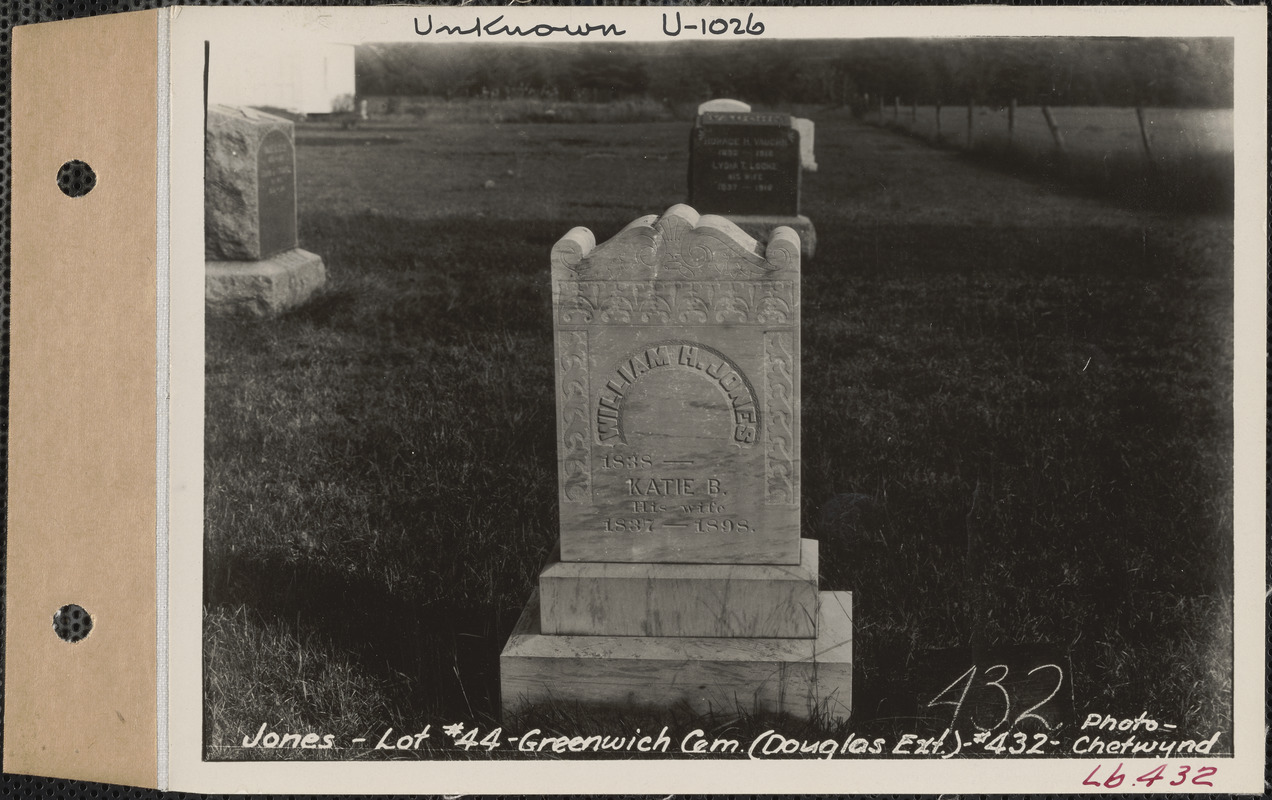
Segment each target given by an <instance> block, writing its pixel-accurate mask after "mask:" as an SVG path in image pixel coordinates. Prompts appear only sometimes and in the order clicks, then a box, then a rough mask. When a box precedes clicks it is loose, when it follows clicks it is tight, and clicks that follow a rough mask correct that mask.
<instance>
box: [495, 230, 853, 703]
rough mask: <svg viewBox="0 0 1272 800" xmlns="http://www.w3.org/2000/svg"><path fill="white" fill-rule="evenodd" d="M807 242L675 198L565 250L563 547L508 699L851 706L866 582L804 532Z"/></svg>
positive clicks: (560, 342)
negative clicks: (841, 583)
mask: <svg viewBox="0 0 1272 800" xmlns="http://www.w3.org/2000/svg"><path fill="white" fill-rule="evenodd" d="M799 282H800V242H799V238H798V236H797V235H796V233H795V232H794V231H793V230H791V229H790V228H784V227H779V228H776V229H774V230H772V231H771V232H770V233H769V235H768V236H766V237H765V238H764V240H763V241H756V240H755V239H752V238H751V237H750V236H748V235H747V234H746V233H745V232H743V231H742V230H741V229H739V228H738V227H737V226H735V225H733V224H732V223H731V222H729V221H728V220H726V219H724V218H723V217H718V216H711V215H699V214H698V212H697V211H695V210H694V209H692V208H690V207H688V206H684V205H678V206H673V207H672V208H670V209H668V210H667V212H666V213H664V214H663V215H662V216H661V217H657V216H653V215H651V216H646V217H641V218H640V219H637V220H635V221H634V222H632V223H631V224H630V225H628V226H627V227H625V228H624V229H623V230H622V231H620V232H619V233H618V234H617V235H615V236H614V237H613V238H612V239H610V240H609V241H607V242H604V243H602V244H599V245H598V244H596V241H595V238H594V237H593V235H592V233H591V232H590V231H589V230H587V229H586V228H574V229H573V230H571V231H570V232H569V233H567V234H566V235H565V236H564V237H563V238H562V239H561V240H560V241H558V242H557V244H556V245H555V246H554V247H553V249H552V293H553V315H554V320H555V337H554V342H555V352H554V360H555V362H556V370H555V379H556V421H557V452H558V461H557V464H558V467H559V470H558V480H557V489H558V506H559V510H560V546H559V548H558V549H557V550H556V552H554V553H553V554H552V555H551V556H550V557H549V558H548V562H547V564H546V566H545V567H544V568H543V570H542V571H541V572H540V573H539V581H538V591H537V592H536V593H535V594H534V595H532V596H531V598H530V600H529V602H528V603H527V604H526V608H525V610H524V611H523V612H522V615H521V617H520V619H519V620H518V621H517V624H516V627H515V628H514V629H513V632H512V634H511V635H510V636H509V638H508V643H507V645H506V646H505V647H504V649H503V651H502V653H501V654H500V658H499V665H500V666H499V669H500V692H501V696H502V702H503V707H504V709H505V710H507V711H522V710H524V709H526V708H527V707H531V706H534V705H537V704H548V705H553V706H555V705H556V704H557V703H560V702H564V703H596V704H601V705H603V706H605V707H607V708H613V707H615V706H619V707H626V706H646V707H655V708H670V707H673V706H674V707H677V708H684V707H688V708H690V709H693V710H694V711H696V712H698V713H726V714H730V713H736V712H741V713H745V714H752V713H758V712H777V713H789V714H791V715H793V716H797V717H802V718H815V719H820V720H825V721H837V720H844V719H846V718H847V717H848V716H849V714H850V713H851V708H852V614H851V607H852V595H851V593H849V592H822V591H819V590H818V554H817V542H816V541H813V540H809V539H800V538H799V514H800V461H799V459H800V445H799V442H800V431H799V424H800V416H799V402H800V383H799V381H800V377H799V353H800V344H799V328H800V300H799V297H800V294H799Z"/></svg>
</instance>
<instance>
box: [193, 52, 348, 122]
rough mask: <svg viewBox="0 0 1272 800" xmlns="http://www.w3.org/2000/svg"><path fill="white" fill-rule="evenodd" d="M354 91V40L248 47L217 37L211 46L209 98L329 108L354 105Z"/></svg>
mask: <svg viewBox="0 0 1272 800" xmlns="http://www.w3.org/2000/svg"><path fill="white" fill-rule="evenodd" d="M356 91H357V86H356V83H355V81H354V58H353V45H351V44H337V43H321V44H309V45H303V46H302V45H288V44H286V43H281V42H280V43H278V44H277V45H274V46H270V47H269V48H255V47H254V48H252V49H250V50H249V49H247V48H245V47H241V46H236V45H235V44H233V43H227V42H225V41H224V40H219V41H214V42H212V43H211V44H210V45H209V48H208V102H209V103H221V104H223V105H229V106H257V107H267V108H279V109H283V110H285V111H291V112H294V113H298V114H331V113H335V112H341V111H353V110H354V109H353V103H354V94H355V92H356Z"/></svg>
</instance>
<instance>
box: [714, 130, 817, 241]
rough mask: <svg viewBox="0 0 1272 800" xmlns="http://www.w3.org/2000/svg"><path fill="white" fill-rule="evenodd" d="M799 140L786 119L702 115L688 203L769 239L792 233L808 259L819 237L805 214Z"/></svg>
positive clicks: (753, 234) (797, 131) (752, 233)
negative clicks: (778, 233) (772, 235)
mask: <svg viewBox="0 0 1272 800" xmlns="http://www.w3.org/2000/svg"><path fill="white" fill-rule="evenodd" d="M800 165H801V158H800V134H799V130H798V129H797V128H795V127H794V125H793V123H792V120H791V117H790V116H789V115H787V114H777V113H767V112H720V111H708V112H705V113H703V114H699V115H698V118H697V122H696V123H695V124H694V127H693V131H692V133H691V135H690V140H689V203H690V204H691V205H692V206H694V207H695V208H697V209H699V210H701V211H702V212H704V213H710V214H717V215H720V216H724V217H726V218H727V219H729V220H730V221H732V222H733V223H734V224H736V225H737V226H738V227H740V228H742V229H743V230H745V231H746V232H747V233H748V234H750V235H752V236H755V237H756V238H759V239H767V237H768V236H769V234H770V233H771V232H772V231H773V230H774V229H776V228H779V227H788V228H791V229H792V230H794V231H795V232H796V233H797V234H799V237H800V245H801V247H802V249H803V254H804V255H805V256H806V257H812V255H813V254H814V252H815V250H816V237H817V233H816V231H815V230H814V229H813V224H812V222H811V221H810V220H809V219H808V217H806V216H804V215H802V214H801V213H800V173H801V166H800Z"/></svg>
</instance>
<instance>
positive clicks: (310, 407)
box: [204, 113, 1233, 758]
mask: <svg viewBox="0 0 1272 800" xmlns="http://www.w3.org/2000/svg"><path fill="white" fill-rule="evenodd" d="M814 118H815V119H816V120H817V147H818V154H817V160H818V162H819V166H820V171H819V172H818V173H815V174H806V175H805V179H804V191H803V200H804V203H803V210H804V213H806V214H807V215H808V216H809V217H810V218H811V219H812V220H813V221H814V223H815V224H816V227H817V233H818V239H819V241H818V250H817V258H816V260H815V261H812V262H811V263H808V264H807V265H806V266H805V278H804V284H803V298H804V307H803V320H804V323H803V324H804V327H803V373H802V374H803V380H802V384H803V385H802V390H803V410H802V411H803V430H804V441H803V458H804V472H803V474H804V476H805V481H804V486H803V498H802V499H803V529H804V534H803V535H804V536H807V537H812V538H817V539H819V540H820V548H821V558H820V560H821V569H822V575H821V583H822V588H823V589H832V590H851V591H852V592H854V601H855V621H854V627H855V631H856V634H855V635H856V638H855V642H854V666H855V676H854V681H855V686H854V700H855V702H854V708H855V716H854V719H853V720H852V721H851V722H850V723H849V724H848V728H847V729H848V730H850V731H852V732H855V733H858V734H859V735H863V736H874V735H878V736H889V737H893V739H892V740H890V741H893V740H895V737H896V736H897V735H899V734H900V733H903V732H911V731H913V730H915V729H916V728H915V726H916V724H917V723H916V722H915V720H914V718H913V713H914V711H913V707H914V706H915V703H916V702H919V703H920V705H921V703H922V702H923V701H924V700H925V698H926V699H930V698H931V693H929V694H927V695H923V692H925V691H927V690H928V689H927V684H924V685H923V686H920V684H921V683H922V682H923V680H926V679H925V678H923V679H921V678H920V677H916V676H917V675H918V673H917V672H916V671H915V669H916V668H915V667H914V665H916V664H919V663H921V662H923V660H924V659H925V658H926V657H928V656H930V654H931V653H932V651H940V650H949V649H954V648H961V649H963V650H966V651H967V652H969V653H971V654H973V655H972V656H971V657H972V658H975V657H977V656H976V654H979V653H994V652H997V651H998V650H1001V649H1003V648H1009V647H1013V646H1025V647H1043V648H1049V649H1050V650H1051V651H1055V652H1059V653H1062V654H1063V656H1064V665H1065V669H1066V670H1067V671H1068V673H1069V675H1068V679H1069V680H1070V681H1071V695H1072V703H1071V707H1070V711H1071V713H1072V714H1075V715H1076V719H1077V720H1078V721H1081V720H1082V719H1083V718H1084V717H1085V716H1086V715H1087V714H1088V713H1102V714H1113V715H1120V716H1130V717H1133V716H1136V715H1138V714H1139V713H1140V712H1141V711H1147V712H1148V713H1149V715H1150V716H1155V717H1157V718H1158V719H1161V720H1162V721H1166V722H1170V723H1172V724H1176V725H1179V727H1180V733H1181V734H1182V735H1187V736H1197V737H1200V738H1206V737H1209V736H1210V735H1211V734H1212V733H1214V732H1215V731H1221V730H1222V731H1228V730H1229V726H1230V724H1231V715H1232V691H1231V690H1232V686H1231V647H1232V537H1233V528H1232V430H1233V421H1232V291H1233V276H1232V223H1231V219H1230V216H1225V215H1222V214H1220V215H1213V216H1207V215H1200V214H1193V215H1187V216H1185V215H1179V214H1173V215H1172V214H1167V213H1164V212H1156V211H1144V210H1139V211H1137V210H1134V209H1130V208H1123V207H1117V206H1114V205H1110V204H1107V203H1101V202H1098V201H1096V200H1093V199H1090V198H1085V197H1078V196H1072V195H1066V194H1064V193H1062V192H1061V191H1060V190H1059V188H1058V187H1056V186H1052V185H1049V184H1048V183H1046V181H1045V180H1044V179H1038V180H1035V181H1032V182H1031V181H1026V180H1022V179H1018V178H1015V177H1012V176H1011V175H1010V174H1007V173H1005V172H1003V171H994V170H986V169H983V168H981V167H979V166H978V165H976V164H974V163H972V162H970V161H968V160H966V159H965V158H964V157H961V156H959V155H958V154H957V153H954V152H951V151H947V150H937V149H930V148H928V147H926V146H925V145H923V144H922V143H920V142H917V141H915V140H913V139H909V138H906V137H902V136H898V135H895V134H890V133H888V132H885V131H881V130H878V129H876V128H873V127H870V126H866V125H862V124H857V123H854V122H853V121H852V120H851V119H850V118H849V117H848V116H847V114H830V113H828V114H825V115H823V116H820V117H818V116H815V117H814ZM408 123H409V124H408ZM688 135H689V127H688V125H687V124H686V123H679V122H676V123H673V122H666V123H646V124H589V125H583V124H579V125H573V124H559V123H558V124H498V125H485V124H458V123H456V124H431V123H430V122H429V120H428V118H427V117H425V118H422V119H420V120H419V121H418V122H414V123H410V122H409V121H393V122H391V123H384V124H377V123H376V122H375V121H372V122H370V123H367V124H364V125H363V126H362V127H359V128H357V129H353V130H342V129H339V128H337V127H335V126H323V125H319V124H310V123H301V124H299V125H298V128H297V151H296V152H297V172H298V179H299V186H298V197H299V202H300V233H301V245H302V246H303V247H305V248H306V249H308V250H311V251H314V252H316V253H319V254H320V255H322V257H323V258H324V260H325V262H326V264H327V268H328V271H329V282H328V285H327V287H326V288H325V289H324V290H323V292H322V293H321V295H319V296H318V297H317V298H316V299H315V300H314V301H313V302H311V303H309V304H308V305H307V306H305V307H304V308H302V309H299V310H297V311H294V312H292V313H290V314H287V315H285V316H283V317H281V318H279V319H275V320H270V321H249V320H209V321H208V327H207V375H206V387H207V388H206V406H207V431H206V440H207V448H206V478H205V484H206V531H205V535H206V567H205V576H204V580H205V583H204V598H205V606H204V608H205V656H204V657H205V667H206V669H205V685H206V694H207V697H206V699H207V705H206V713H205V733H206V743H207V745H208V750H207V755H208V757H209V758H239V757H244V756H245V755H248V756H250V755H259V754H260V752H261V751H259V750H254V751H250V752H245V751H241V750H238V749H235V748H233V747H232V746H233V745H235V744H237V743H238V741H239V740H240V739H241V738H242V737H243V736H245V735H254V734H255V732H256V731H257V729H258V728H259V727H260V725H261V724H262V723H269V725H270V727H271V729H277V730H294V731H318V732H321V733H331V734H335V735H336V736H337V737H338V738H340V739H341V740H346V739H348V738H349V737H368V736H374V737H378V736H379V735H380V733H381V732H382V731H383V730H384V728H386V727H389V726H392V727H394V728H395V730H396V731H398V732H401V733H408V732H415V731H418V730H420V729H422V727H423V726H424V725H425V724H432V725H433V726H434V727H435V728H437V727H440V725H443V724H447V723H450V722H455V721H459V720H464V721H467V722H468V723H469V724H470V725H479V726H481V727H482V728H483V729H489V728H490V727H493V726H495V725H498V724H500V723H499V721H498V720H499V700H498V691H499V683H498V654H499V651H500V649H501V648H502V646H503V644H504V641H505V639H506V637H507V635H508V633H509V631H510V630H511V628H512V625H513V623H514V622H515V620H516V617H517V615H518V614H519V613H520V611H521V609H522V607H523V606H524V604H525V602H526V599H527V597H528V596H529V594H530V592H531V590H532V589H533V588H534V586H535V581H536V578H537V574H538V570H539V568H540V567H541V565H542V562H543V560H544V558H545V557H546V556H547V554H548V552H549V550H550V549H551V547H552V545H553V542H554V541H555V538H556V535H557V532H556V524H557V515H556V471H555V461H554V458H555V452H556V450H555V441H554V433H555V428H554V421H553V419H554V407H553V397H554V393H553V387H552V380H553V379H552V360H551V341H552V324H551V316H550V295H549V281H548V254H549V250H550V248H551V246H552V244H553V243H554V242H555V241H556V239H558V238H559V237H560V236H561V235H563V234H564V233H565V232H566V231H568V230H569V229H570V228H571V227H573V226H575V225H585V226H587V227H590V228H591V229H592V230H593V231H594V232H595V233H596V235H597V238H598V240H604V239H607V238H609V237H610V236H612V235H613V234H614V233H616V232H617V231H618V229H619V228H620V227H621V226H623V225H625V224H626V223H628V222H630V221H631V220H632V219H633V218H635V217H636V216H639V215H642V214H646V213H651V212H661V211H663V210H664V209H666V208H667V207H668V206H670V205H672V204H674V203H676V202H680V201H682V200H683V198H684V196H685V193H686V192H685V190H686V186H685V179H686V173H687V150H688V147H687V144H688ZM969 663H970V662H969ZM968 665H969V664H968V663H963V662H958V663H957V664H954V663H951V664H947V665H945V666H946V668H947V670H948V674H947V675H946V676H945V677H944V678H943V682H939V685H936V690H937V691H939V689H940V688H941V687H942V686H943V685H944V683H948V682H949V681H952V680H954V679H956V678H958V677H959V675H960V673H962V672H963V670H964V669H966V668H967V666H968ZM985 666H988V663H986V664H985ZM941 674H944V673H941ZM907 698H908V699H907ZM916 698H919V699H918V700H917V701H916ZM1065 704H1066V705H1068V701H1067V700H1066V701H1065ZM897 709H910V711H908V712H907V711H898V710H897ZM906 714H910V715H911V716H909V717H907V716H906ZM505 722H506V723H508V724H509V725H510V726H511V727H512V728H516V729H518V730H525V729H526V728H529V727H542V728H544V729H545V730H560V731H562V732H566V733H587V732H589V730H590V729H591V728H594V727H597V726H608V727H607V728H606V732H611V733H613V732H621V730H616V726H617V729H632V728H634V727H637V726H641V727H645V726H652V725H661V724H677V725H679V726H680V730H681V731H682V732H687V731H688V730H689V729H691V728H692V727H704V723H703V722H702V721H698V720H691V719H689V718H688V717H687V716H686V715H685V714H684V713H683V712H682V711H681V710H675V709H673V710H672V711H670V712H668V714H667V715H665V716H661V717H660V716H658V715H650V714H644V713H636V712H621V713H619V712H604V711H597V710H588V709H577V708H575V709H568V708H550V709H542V710H540V711H539V712H536V714H532V715H531V716H530V717H529V718H527V719H524V720H514V721H505ZM770 722H772V721H771V720H766V719H762V718H756V717H753V716H751V715H747V714H745V713H743V714H740V715H722V716H720V717H718V718H716V719H712V720H709V721H708V724H707V727H708V730H712V731H719V730H727V731H733V732H734V733H737V732H738V731H741V732H747V731H750V730H752V729H754V730H755V731H756V732H758V731H759V730H763V729H764V727H765V726H767V727H772V725H770V724H769V723H770ZM782 724H783V726H784V727H783V728H782V730H783V731H784V732H785V731H791V733H789V734H788V735H797V734H798V733H799V732H800V731H803V730H805V729H806V730H808V731H809V732H810V735H813V734H819V733H824V732H826V731H824V730H823V729H822V728H821V727H819V726H818V725H816V724H813V725H811V726H806V727H801V725H802V724H799V723H792V722H789V721H787V722H783V723H782ZM1066 724H1068V725H1069V726H1070V728H1071V727H1072V725H1073V723H1072V721H1070V722H1068V723H1066ZM408 729H409V730H408ZM510 729H511V728H510ZM937 730H938V732H939V728H938V729H937ZM831 732H838V733H842V731H831ZM443 744H444V737H441V736H440V734H435V735H434V737H433V738H432V739H431V740H429V741H426V742H425V743H424V746H423V747H421V749H420V750H418V751H410V752H407V753H400V754H397V755H400V756H402V757H419V756H420V755H423V756H426V757H436V758H449V757H457V756H460V757H462V756H463V755H464V753H463V751H455V750H454V749H453V748H448V747H445V746H443ZM1230 747H1231V739H1230V737H1229V736H1227V735H1225V736H1223V737H1221V739H1220V744H1219V745H1217V746H1216V750H1215V752H1216V753H1218V752H1219V751H1220V750H1223V751H1225V752H1226V751H1227V749H1228V748H1230ZM505 751H506V748H505ZM368 752H371V751H367V750H359V751H345V752H341V751H338V750H333V751H312V750H307V751H303V757H314V756H315V754H318V755H321V756H325V757H344V758H348V757H355V755H358V754H366V753H368ZM500 752H504V751H496V754H498V753H500ZM1059 754H1061V755H1062V754H1063V753H1059ZM469 755H470V756H473V757H476V756H479V755H480V756H481V757H485V751H484V750H483V749H480V748H479V749H477V750H474V751H473V752H472V753H470V754H469ZM368 757H375V754H374V753H372V754H371V755H370V756H368Z"/></svg>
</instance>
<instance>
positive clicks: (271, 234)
mask: <svg viewBox="0 0 1272 800" xmlns="http://www.w3.org/2000/svg"><path fill="white" fill-rule="evenodd" d="M294 140H295V136H294V126H293V124H292V122H291V121H289V120H285V119H281V118H279V117H275V116H273V115H270V114H266V113H264V112H261V111H256V110H255V109H249V108H233V107H229V106H218V105H212V106H209V107H208V116H207V130H206V141H205V145H204V160H203V163H204V181H203V185H204V202H203V209H204V210H203V216H204V256H205V259H206V264H205V266H206V270H207V272H206V275H207V280H206V302H207V308H208V310H209V312H212V313H216V314H253V315H267V314H273V313H277V312H279V311H283V310H286V309H288V308H292V307H294V306H297V305H299V304H301V303H303V302H304V301H305V300H306V299H308V298H309V296H310V295H311V294H312V293H313V292H314V291H315V290H316V289H317V288H319V287H320V286H322V285H323V283H325V281H326V270H325V268H324V266H323V263H322V259H321V258H319V257H318V256H316V255H314V254H313V253H310V252H307V251H305V250H302V249H300V248H299V247H297V240H296V155H295V147H294V144H293V143H294Z"/></svg>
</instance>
